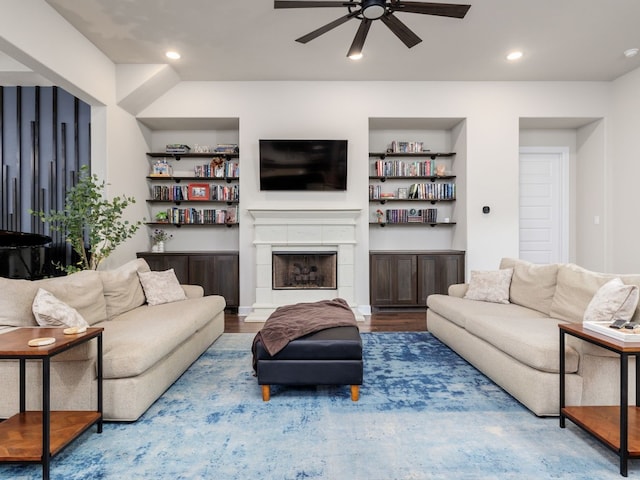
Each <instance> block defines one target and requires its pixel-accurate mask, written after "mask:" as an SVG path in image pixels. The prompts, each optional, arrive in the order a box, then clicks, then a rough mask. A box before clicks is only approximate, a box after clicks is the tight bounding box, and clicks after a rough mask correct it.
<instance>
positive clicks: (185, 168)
mask: <svg viewBox="0 0 640 480" xmlns="http://www.w3.org/2000/svg"><path fill="white" fill-rule="evenodd" d="M147 156H148V158H149V159H150V160H151V165H150V174H149V175H148V176H147V181H148V183H149V194H150V196H149V198H148V199H147V203H148V204H149V205H150V206H151V208H152V214H153V220H152V221H150V222H147V224H148V225H175V226H183V225H191V226H220V225H225V226H228V227H232V226H235V225H238V203H239V201H240V189H239V185H238V181H239V178H240V167H239V162H238V160H239V154H238V153H237V152H236V151H232V152H207V153H200V152H195V153H192V152H189V151H185V152H150V153H147ZM203 160H205V161H203ZM177 162H180V165H179V166H178V165H177ZM159 217H163V218H161V219H159Z"/></svg>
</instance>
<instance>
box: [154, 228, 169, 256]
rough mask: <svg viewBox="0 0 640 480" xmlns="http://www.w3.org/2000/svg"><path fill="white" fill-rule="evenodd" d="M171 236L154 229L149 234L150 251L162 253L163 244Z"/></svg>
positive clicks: (163, 231) (159, 229)
mask: <svg viewBox="0 0 640 480" xmlns="http://www.w3.org/2000/svg"><path fill="white" fill-rule="evenodd" d="M171 237H173V235H171V234H170V233H167V231H166V230H163V229H161V228H155V229H154V230H153V233H152V234H151V242H152V244H153V245H152V246H151V251H152V252H159V253H160V252H164V242H166V241H167V240H169V239H170V238H171Z"/></svg>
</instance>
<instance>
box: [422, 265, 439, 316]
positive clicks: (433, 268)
mask: <svg viewBox="0 0 640 480" xmlns="http://www.w3.org/2000/svg"><path fill="white" fill-rule="evenodd" d="M439 259H440V257H439V256H438V255H418V303H419V304H420V305H421V306H426V305H427V297H428V296H429V295H431V294H433V293H440V292H439V291H438V290H439V284H440V282H439V278H438V277H439V274H438V270H439V266H440V265H439V264H440V262H439V261H438V260H439Z"/></svg>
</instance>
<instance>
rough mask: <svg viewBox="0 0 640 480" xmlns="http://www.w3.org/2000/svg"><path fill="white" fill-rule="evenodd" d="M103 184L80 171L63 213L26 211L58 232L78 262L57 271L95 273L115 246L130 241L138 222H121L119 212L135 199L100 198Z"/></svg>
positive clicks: (102, 193) (138, 225)
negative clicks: (91, 271) (73, 252)
mask: <svg viewBox="0 0 640 480" xmlns="http://www.w3.org/2000/svg"><path fill="white" fill-rule="evenodd" d="M104 187H105V182H100V181H99V180H98V176H97V175H90V173H89V168H88V167H87V166H83V167H81V168H80V177H79V180H78V183H77V185H76V186H74V187H72V188H70V189H69V191H68V192H67V194H66V200H65V206H64V210H58V211H51V212H49V213H48V214H46V213H45V212H43V211H39V212H35V211H33V210H32V211H30V213H31V214H33V215H37V216H38V217H39V218H40V220H42V221H43V222H48V223H49V224H50V228H51V230H54V231H57V232H62V233H63V234H64V235H65V238H66V241H67V242H68V243H69V244H70V245H71V247H72V248H73V250H74V251H75V252H76V253H77V255H78V257H79V260H78V262H76V263H75V264H73V265H66V266H64V265H60V264H58V265H56V267H57V268H59V269H60V270H64V271H66V272H67V273H68V274H69V273H74V272H77V271H80V270H96V269H97V268H98V266H99V265H100V263H101V262H102V261H103V260H104V259H105V258H107V257H108V256H109V255H110V254H111V253H112V252H113V251H114V250H115V249H116V247H117V246H118V245H120V244H121V243H122V242H124V241H125V240H127V239H128V238H131V237H132V236H133V235H134V234H135V233H136V232H137V231H138V229H139V228H140V226H141V225H142V222H140V221H138V222H135V223H130V222H129V221H127V220H122V213H123V212H124V210H125V209H126V208H127V207H128V206H129V205H130V204H133V203H135V202H136V200H135V198H133V197H127V196H125V195H122V196H120V197H114V198H113V199H112V200H107V199H106V198H105V197H104Z"/></svg>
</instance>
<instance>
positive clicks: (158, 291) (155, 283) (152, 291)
mask: <svg viewBox="0 0 640 480" xmlns="http://www.w3.org/2000/svg"><path fill="white" fill-rule="evenodd" d="M138 277H140V283H141V284H142V289H143V290H144V296H145V297H147V303H148V304H149V305H161V304H163V303H171V302H177V301H178V300H184V299H186V298H187V297H186V295H185V293H184V290H183V289H182V287H181V286H180V282H178V277H176V274H175V272H174V271H173V268H170V269H169V270H165V271H164V272H138Z"/></svg>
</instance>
